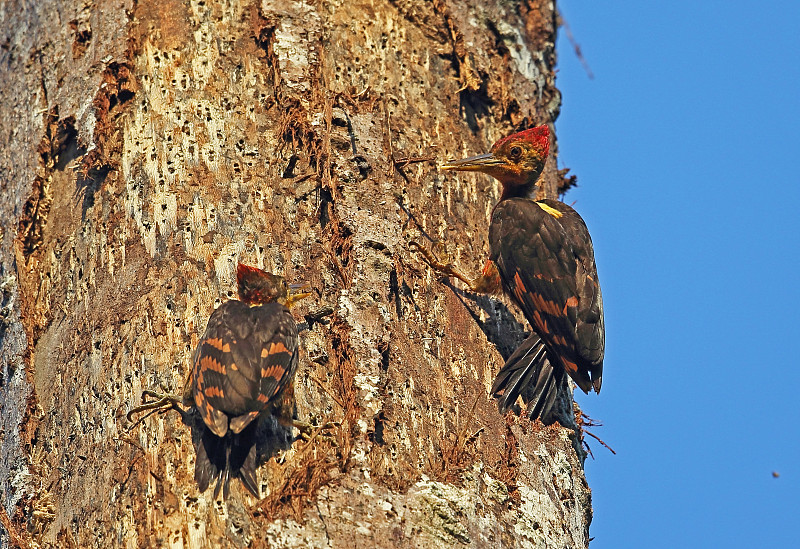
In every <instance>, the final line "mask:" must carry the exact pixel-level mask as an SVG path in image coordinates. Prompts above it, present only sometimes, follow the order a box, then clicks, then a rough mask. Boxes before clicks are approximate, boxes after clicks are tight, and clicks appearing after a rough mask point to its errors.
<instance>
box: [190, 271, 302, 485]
mask: <svg viewBox="0 0 800 549" xmlns="http://www.w3.org/2000/svg"><path fill="white" fill-rule="evenodd" d="M236 279H237V283H238V290H239V299H238V300H236V299H233V300H230V301H227V302H225V303H223V304H222V305H220V306H219V307H218V308H217V309H216V310H215V311H214V312H213V313H212V314H211V317H210V318H209V319H208V326H207V327H206V331H205V333H204V334H203V337H202V338H201V339H200V343H199V344H198V346H197V350H196V351H195V354H194V360H193V367H192V373H191V377H190V380H189V386H190V389H191V394H192V399H193V404H194V406H195V407H196V408H197V411H198V412H199V414H200V417H201V418H202V420H203V426H202V436H201V443H200V445H199V446H198V450H197V464H196V467H195V480H196V481H197V483H198V486H199V488H200V491H205V490H206V489H207V488H208V486H209V484H210V483H211V482H216V485H215V489H214V497H215V498H216V497H217V496H218V495H219V491H220V488H222V489H223V495H224V497H225V498H227V497H228V492H229V488H228V484H229V482H230V479H231V478H232V477H236V476H238V477H239V478H240V479H241V481H242V483H243V484H244V486H245V487H246V488H247V489H248V490H249V491H250V492H251V493H252V494H253V495H254V496H255V497H257V498H258V497H260V496H259V489H258V483H257V480H256V440H255V435H256V428H257V424H258V421H255V420H256V419H257V418H258V417H259V416H260V415H262V414H264V413H277V409H279V408H280V407H281V401H282V399H283V397H284V396H286V395H289V394H290V393H291V389H292V388H293V382H294V374H295V370H296V369H297V347H298V338H297V324H296V322H295V320H294V317H292V314H291V313H290V312H289V308H290V307H291V306H292V304H293V303H295V302H296V301H298V300H299V299H302V298H303V297H306V296H308V295H310V294H308V293H305V292H303V291H299V290H301V289H304V288H305V286H304V285H291V286H290V285H288V284H287V283H286V281H285V280H284V279H283V278H282V277H280V276H277V275H272V274H270V273H267V272H264V271H262V270H261V269H257V268H255V267H249V266H247V265H243V264H241V263H239V265H238V268H237V271H236Z"/></svg>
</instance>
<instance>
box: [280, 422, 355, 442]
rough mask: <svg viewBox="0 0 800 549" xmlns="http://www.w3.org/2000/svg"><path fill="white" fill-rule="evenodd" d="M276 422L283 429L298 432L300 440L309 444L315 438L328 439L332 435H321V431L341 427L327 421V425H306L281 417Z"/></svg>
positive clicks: (336, 423)
mask: <svg viewBox="0 0 800 549" xmlns="http://www.w3.org/2000/svg"><path fill="white" fill-rule="evenodd" d="M278 421H279V422H280V424H281V425H283V426H285V427H294V428H296V429H297V430H299V431H300V438H301V439H303V440H305V441H307V442H310V441H311V440H313V439H314V438H316V437H317V436H322V437H330V436H332V435H330V434H328V433H323V431H327V430H328V429H333V428H334V427H338V426H339V425H341V424H340V423H338V422H336V421H329V422H327V423H323V424H322V425H312V424H311V423H306V422H305V421H300V420H299V419H294V418H287V417H283V416H281V417H279V418H278Z"/></svg>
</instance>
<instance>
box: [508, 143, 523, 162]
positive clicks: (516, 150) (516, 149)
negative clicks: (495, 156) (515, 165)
mask: <svg viewBox="0 0 800 549" xmlns="http://www.w3.org/2000/svg"><path fill="white" fill-rule="evenodd" d="M508 154H509V155H510V156H511V158H513V159H514V160H516V159H517V158H519V157H520V156H522V147H520V146H518V145H514V146H513V147H511V150H510V151H508Z"/></svg>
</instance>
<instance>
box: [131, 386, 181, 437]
mask: <svg viewBox="0 0 800 549" xmlns="http://www.w3.org/2000/svg"><path fill="white" fill-rule="evenodd" d="M149 399H154V400H149ZM181 401H182V397H180V396H177V395H170V394H164V393H157V392H156V391H150V390H149V389H148V390H145V391H142V404H141V405H140V406H137V407H135V408H133V409H131V411H130V412H128V413H127V415H126V416H125V417H126V418H127V419H128V421H131V422H132V421H133V416H135V415H136V414H140V413H142V412H147V413H146V414H145V415H143V416H142V417H140V418H139V419H137V420H136V421H135V422H134V423H133V425H131V426H130V428H129V429H133V428H134V427H136V426H137V425H138V424H140V423H141V422H142V421H144V420H145V419H147V418H148V417H150V416H151V415H153V414H156V413H160V414H163V413H165V412H168V411H169V410H178V411H179V412H182V411H183V409H182V408H181V407H180V403H181Z"/></svg>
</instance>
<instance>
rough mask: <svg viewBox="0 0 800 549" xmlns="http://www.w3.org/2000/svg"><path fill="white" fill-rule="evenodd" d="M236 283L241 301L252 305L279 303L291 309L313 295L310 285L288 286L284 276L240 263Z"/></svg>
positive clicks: (237, 268)
mask: <svg viewBox="0 0 800 549" xmlns="http://www.w3.org/2000/svg"><path fill="white" fill-rule="evenodd" d="M236 282H237V284H238V286H239V299H240V300H242V301H244V302H245V303H249V304H250V305H262V304H264V303H272V302H273V301H274V302H277V303H280V304H281V305H285V306H286V307H287V308H291V307H292V305H294V304H295V303H297V302H298V301H300V300H301V299H303V298H304V297H308V296H309V295H311V293H310V291H309V290H310V289H311V287H310V285H309V284H307V283H303V284H287V283H286V280H285V279H284V278H283V277H282V276H278V275H274V274H272V273H268V272H266V271H262V270H261V269H259V268H257V267H251V266H249V265H245V264H244V263H239V265H238V266H237V267H236Z"/></svg>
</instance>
